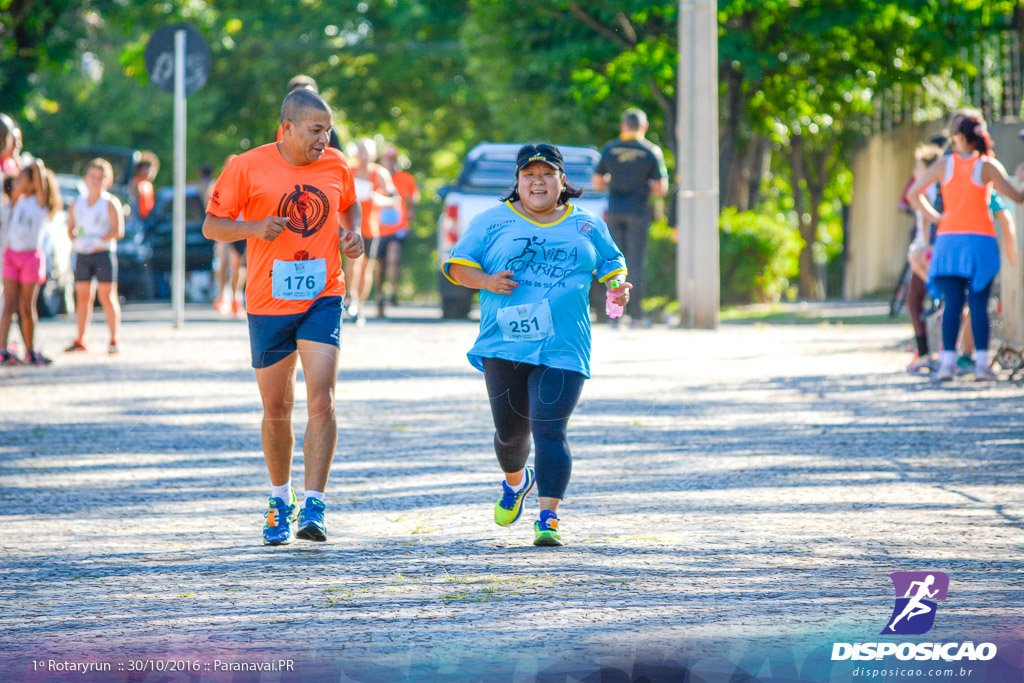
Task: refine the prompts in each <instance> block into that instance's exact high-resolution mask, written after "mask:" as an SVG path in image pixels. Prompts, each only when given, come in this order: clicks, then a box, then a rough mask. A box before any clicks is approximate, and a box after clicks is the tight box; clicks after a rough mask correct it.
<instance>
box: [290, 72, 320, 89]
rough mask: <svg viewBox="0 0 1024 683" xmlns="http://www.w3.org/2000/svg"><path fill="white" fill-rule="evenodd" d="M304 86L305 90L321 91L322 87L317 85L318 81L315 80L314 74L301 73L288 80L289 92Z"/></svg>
mask: <svg viewBox="0 0 1024 683" xmlns="http://www.w3.org/2000/svg"><path fill="white" fill-rule="evenodd" d="M299 88H302V89H304V90H312V91H313V92H317V93H318V92H320V89H319V88H317V87H316V81H314V80H313V77H312V76H307V75H306V74H299V75H298V76H294V77H292V80H290V81H288V92H292V91H293V90H298V89H299Z"/></svg>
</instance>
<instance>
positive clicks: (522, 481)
mask: <svg viewBox="0 0 1024 683" xmlns="http://www.w3.org/2000/svg"><path fill="white" fill-rule="evenodd" d="M505 483H506V484H508V482H507V481H506V482H505ZM524 486H526V470H523V478H522V479H520V480H519V483H518V484H516V485H515V486H512V484H508V487H509V488H510V489H512V493H519V492H520V491H522V490H523V487H524Z"/></svg>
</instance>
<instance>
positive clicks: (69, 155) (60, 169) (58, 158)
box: [39, 145, 142, 190]
mask: <svg viewBox="0 0 1024 683" xmlns="http://www.w3.org/2000/svg"><path fill="white" fill-rule="evenodd" d="M39 157H40V158H41V159H43V161H45V162H46V166H47V168H50V169H53V171H54V173H58V174H61V175H67V176H71V177H74V178H81V177H82V176H83V175H85V167H86V165H88V163H89V162H90V161H92V160H93V159H95V158H97V157H100V158H103V159H106V160H107V161H109V162H110V165H111V166H112V167H113V169H114V189H115V190H117V189H121V188H124V189H125V190H126V189H127V188H128V183H129V182H130V181H131V179H132V171H134V170H135V165H136V164H137V163H139V160H140V159H141V158H142V152H140V151H139V150H137V149H132V148H130V147H117V146H114V145H89V146H88V147H76V148H74V149H59V150H52V151H47V152H43V153H41V154H39ZM62 188H63V186H62Z"/></svg>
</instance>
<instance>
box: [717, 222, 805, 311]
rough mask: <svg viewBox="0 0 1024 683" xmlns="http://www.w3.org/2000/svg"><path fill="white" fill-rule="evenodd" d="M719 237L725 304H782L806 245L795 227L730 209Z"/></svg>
mask: <svg viewBox="0 0 1024 683" xmlns="http://www.w3.org/2000/svg"><path fill="white" fill-rule="evenodd" d="M718 235H719V242H718V245H719V246H718V248H719V260H720V263H721V298H722V303H724V304H740V303H760V302H768V301H779V299H780V298H782V296H783V295H784V294H785V293H786V290H787V288H788V287H789V283H790V280H791V279H792V278H793V277H794V276H795V275H796V274H797V256H798V254H799V253H800V248H801V247H802V246H803V245H802V241H801V240H800V238H799V237H798V236H797V235H796V231H795V230H794V229H793V226H792V225H790V224H789V223H787V222H785V221H780V220H777V219H776V218H773V217H771V216H767V215H764V214H761V213H758V212H754V211H745V212H738V211H736V210H735V209H732V208H730V209H726V210H725V211H723V212H722V214H721V217H720V219H719V233H718Z"/></svg>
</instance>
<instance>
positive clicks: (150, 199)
mask: <svg viewBox="0 0 1024 683" xmlns="http://www.w3.org/2000/svg"><path fill="white" fill-rule="evenodd" d="M136 188H137V189H138V191H139V215H140V216H141V217H142V218H145V217H146V216H148V215H149V212H150V211H152V210H153V204H154V203H155V202H156V199H155V197H154V196H153V183H151V182H149V181H148V180H140V181H139V182H138V183H137V185H136Z"/></svg>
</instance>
